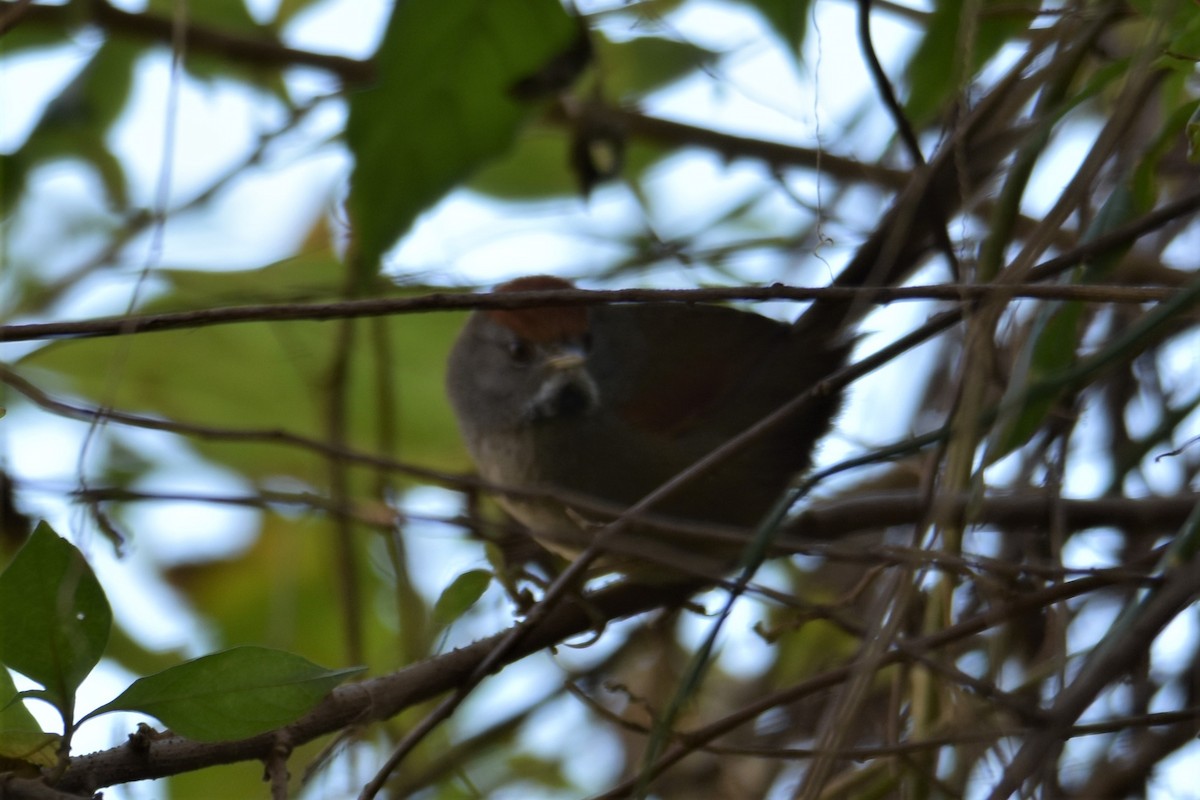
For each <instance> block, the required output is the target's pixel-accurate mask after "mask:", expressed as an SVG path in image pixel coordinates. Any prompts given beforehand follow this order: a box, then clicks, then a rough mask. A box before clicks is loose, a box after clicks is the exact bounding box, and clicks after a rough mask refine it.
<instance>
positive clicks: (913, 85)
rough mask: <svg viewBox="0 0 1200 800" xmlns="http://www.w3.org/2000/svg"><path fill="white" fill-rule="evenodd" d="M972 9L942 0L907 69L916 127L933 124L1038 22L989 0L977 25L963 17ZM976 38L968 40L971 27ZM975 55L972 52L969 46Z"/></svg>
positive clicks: (1022, 11) (1006, 4)
mask: <svg viewBox="0 0 1200 800" xmlns="http://www.w3.org/2000/svg"><path fill="white" fill-rule="evenodd" d="M965 8H969V6H967V5H964V4H963V3H960V2H958V0H938V3H937V7H936V8H935V9H934V11H933V13H932V14H931V15H930V17H929V27H928V28H927V29H926V31H925V36H924V37H923V38H922V39H921V43H920V44H919V45H918V46H917V49H916V51H915V52H914V53H913V55H912V58H910V59H909V62H908V66H907V68H906V70H905V72H906V75H907V84H908V100H907V102H905V104H904V106H905V110H906V111H907V113H908V116H909V118H910V119H911V120H912V122H913V124H914V125H915V126H917V127H921V126H924V125H927V124H929V123H930V122H931V121H932V120H933V118H934V117H935V116H936V115H937V114H938V112H939V110H940V109H941V108H942V107H943V106H944V104H945V103H946V101H947V100H948V99H950V98H951V97H953V96H954V95H955V94H956V93H958V91H959V90H960V89H962V88H963V87H965V86H966V85H967V83H968V82H969V81H970V80H971V79H972V78H973V77H974V76H975V74H976V73H977V72H978V71H979V68H980V67H982V66H983V65H984V64H985V63H987V61H988V59H990V58H991V57H992V56H994V55H995V54H996V52H997V51H999V49H1000V47H1001V46H1002V45H1003V44H1004V43H1005V42H1007V41H1009V40H1010V39H1012V38H1013V37H1014V36H1016V35H1017V34H1018V33H1020V32H1021V31H1023V30H1025V29H1026V28H1027V27H1028V26H1029V23H1030V22H1031V21H1032V20H1033V19H1034V18H1035V14H1034V13H1033V12H1032V11H1031V10H1030V9H1025V8H1021V7H1019V6H1014V5H1013V4H1012V3H1009V2H1007V0H983V3H982V5H981V6H980V8H979V17H978V19H977V20H966V19H964V18H963V10H964V9H965ZM967 25H974V26H975V30H974V36H971V37H966V36H965V35H964V34H965V33H966V26H967ZM968 41H969V42H970V50H967V49H966V47H967V42H968Z"/></svg>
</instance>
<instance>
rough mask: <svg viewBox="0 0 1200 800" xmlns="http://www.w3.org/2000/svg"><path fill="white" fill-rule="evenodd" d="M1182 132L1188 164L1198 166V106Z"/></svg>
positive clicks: (1199, 150)
mask: <svg viewBox="0 0 1200 800" xmlns="http://www.w3.org/2000/svg"><path fill="white" fill-rule="evenodd" d="M1183 130H1184V139H1185V140H1186V141H1187V159H1188V162H1189V163H1192V164H1200V106H1196V110H1195V111H1193V112H1192V116H1190V117H1188V121H1187V126H1186V127H1185V128H1184V129H1183Z"/></svg>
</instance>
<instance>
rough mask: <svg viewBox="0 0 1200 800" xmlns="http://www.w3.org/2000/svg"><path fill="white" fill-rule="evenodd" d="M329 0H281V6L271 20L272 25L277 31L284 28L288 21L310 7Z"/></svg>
mask: <svg viewBox="0 0 1200 800" xmlns="http://www.w3.org/2000/svg"><path fill="white" fill-rule="evenodd" d="M326 1H327V0H280V2H279V7H278V8H276V9H275V19H274V20H272V21H271V27H272V28H274V29H275V30H276V31H279V30H282V29H283V28H284V27H285V26H286V25H287V24H288V23H290V22H291V21H292V20H294V19H296V17H298V16H300V15H301V14H303V13H304V12H306V11H308V10H309V9H311V8H313V7H315V6H319V5H321V3H324V2H326Z"/></svg>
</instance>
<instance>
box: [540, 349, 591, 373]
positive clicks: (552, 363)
mask: <svg viewBox="0 0 1200 800" xmlns="http://www.w3.org/2000/svg"><path fill="white" fill-rule="evenodd" d="M586 363H587V355H586V354H585V353H584V352H583V350H582V349H581V348H579V347H560V348H558V349H557V350H555V351H554V352H553V353H551V354H550V355H548V356H547V357H546V362H545V364H546V368H547V369H549V370H552V371H554V372H568V371H570V370H576V369H580V368H581V367H583V365H584V364H586Z"/></svg>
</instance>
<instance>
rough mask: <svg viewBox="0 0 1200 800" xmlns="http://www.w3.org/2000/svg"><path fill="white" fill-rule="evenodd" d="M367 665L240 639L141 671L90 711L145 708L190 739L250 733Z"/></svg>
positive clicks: (287, 718)
mask: <svg viewBox="0 0 1200 800" xmlns="http://www.w3.org/2000/svg"><path fill="white" fill-rule="evenodd" d="M364 669H365V668H363V667H352V668H350V669H338V670H329V669H325V668H324V667H319V666H317V665H316V664H314V663H312V662H311V661H308V660H307V659H304V658H301V657H300V656H297V655H293V654H292V653H285V652H283V651H282V650H270V649H267V648H265V647H235V648H233V649H232V650H225V651H223V652H220V653H213V654H212V655H207V656H201V657H200V658H197V659H194V660H192V661H188V662H185V663H183V664H180V665H179V666H177V667H171V668H170V669H167V670H164V671H162V672H159V673H157V674H155V675H148V676H146V677H145V678H139V679H138V680H136V681H134V682H133V684H131V685H130V687H129V688H128V689H126V690H125V691H124V692H122V693H121V694H120V696H118V697H117V698H116V699H115V700H113V701H112V702H110V703H106V704H105V705H103V706H101V707H100V708H98V709H96V710H95V711H93V712H91V714H89V716H95V715H97V714H103V713H107V712H109V711H141V712H144V713H147V714H150V715H152V716H154V717H157V718H158V719H159V720H161V721H162V722H163V723H164V724H165V725H167V727H169V728H170V729H171V730H173V731H174V732H175V733H178V734H180V735H181V736H186V737H188V738H190V739H196V740H198V741H220V740H225V739H244V738H246V737H247V736H254V735H255V734H259V733H264V732H266V731H269V730H273V729H275V728H278V727H280V726H283V725H287V724H288V723H290V722H294V721H296V720H297V719H299V718H300V717H301V716H303V715H304V714H306V713H307V712H308V711H310V710H311V709H312V708H313V707H314V706H315V705H316V704H317V703H319V702H320V701H321V699H322V698H324V697H325V695H327V694H329V692H330V690H332V689H333V687H335V686H337V685H338V684H339V683H341V682H342V681H344V680H346V679H347V678H349V677H350V676H351V675H356V674H358V673H360V672H362V671H363V670H364Z"/></svg>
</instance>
